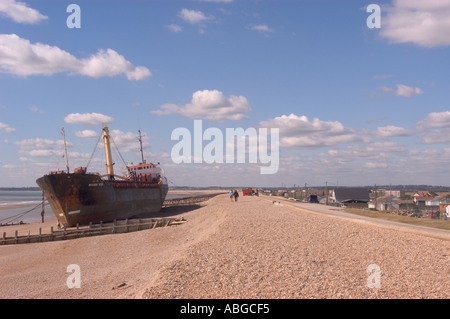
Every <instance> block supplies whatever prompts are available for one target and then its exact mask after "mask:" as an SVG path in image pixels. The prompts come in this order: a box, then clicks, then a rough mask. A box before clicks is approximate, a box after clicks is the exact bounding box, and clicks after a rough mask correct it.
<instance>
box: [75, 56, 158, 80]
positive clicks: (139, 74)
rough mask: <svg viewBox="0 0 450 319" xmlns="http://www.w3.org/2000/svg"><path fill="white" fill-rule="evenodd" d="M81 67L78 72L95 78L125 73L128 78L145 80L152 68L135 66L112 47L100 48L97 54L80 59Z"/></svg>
mask: <svg viewBox="0 0 450 319" xmlns="http://www.w3.org/2000/svg"><path fill="white" fill-rule="evenodd" d="M80 62H81V67H80V68H79V69H78V72H79V73H80V74H83V75H87V76H90V77H93V78H99V77H103V76H115V75H118V74H121V73H124V74H125V75H126V77H127V78H128V80H135V81H138V80H143V79H145V78H148V77H149V76H151V72H150V70H148V69H147V68H145V67H142V66H138V67H135V66H134V65H132V64H131V62H129V61H127V60H125V58H124V57H123V56H122V55H120V54H119V53H117V52H116V51H114V50H112V49H107V50H106V51H105V50H99V51H98V52H97V54H95V55H91V57H89V58H88V59H83V60H80Z"/></svg>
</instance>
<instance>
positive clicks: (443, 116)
mask: <svg viewBox="0 0 450 319" xmlns="http://www.w3.org/2000/svg"><path fill="white" fill-rule="evenodd" d="M417 126H418V128H420V129H425V128H440V127H450V111H445V112H432V113H430V114H428V115H427V117H426V118H425V119H423V120H421V121H419V122H418V123H417Z"/></svg>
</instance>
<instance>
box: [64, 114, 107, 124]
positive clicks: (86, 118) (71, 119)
mask: <svg viewBox="0 0 450 319" xmlns="http://www.w3.org/2000/svg"><path fill="white" fill-rule="evenodd" d="M113 120H114V119H113V118H112V117H110V116H108V115H104V114H100V113H83V114H81V113H71V114H69V115H67V116H66V117H65V118H64V122H66V123H69V124H81V125H99V124H103V123H110V122H112V121H113Z"/></svg>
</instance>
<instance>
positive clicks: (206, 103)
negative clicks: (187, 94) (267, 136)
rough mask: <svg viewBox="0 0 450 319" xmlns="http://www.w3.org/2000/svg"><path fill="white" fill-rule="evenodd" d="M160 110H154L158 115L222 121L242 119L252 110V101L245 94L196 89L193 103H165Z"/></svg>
mask: <svg viewBox="0 0 450 319" xmlns="http://www.w3.org/2000/svg"><path fill="white" fill-rule="evenodd" d="M160 108H161V109H160V110H156V111H152V112H151V113H153V114H156V115H168V114H174V113H176V114H181V115H183V116H186V117H188V118H191V119H205V120H211V121H217V122H221V121H224V120H242V119H245V118H247V117H246V115H245V113H247V112H250V111H251V106H250V103H249V102H248V101H247V98H245V97H244V96H235V95H231V96H230V97H226V96H224V95H223V93H222V92H220V91H218V90H203V91H196V92H194V93H193V94H192V100H191V103H189V104H186V105H184V106H179V105H176V104H164V105H162V106H161V107H160Z"/></svg>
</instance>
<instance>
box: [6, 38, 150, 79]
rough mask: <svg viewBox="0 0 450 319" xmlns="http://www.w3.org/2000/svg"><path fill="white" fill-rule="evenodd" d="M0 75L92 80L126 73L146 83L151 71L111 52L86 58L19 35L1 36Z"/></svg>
mask: <svg viewBox="0 0 450 319" xmlns="http://www.w3.org/2000/svg"><path fill="white" fill-rule="evenodd" d="M0 72H3V73H10V74H15V75H19V76H29V75H51V74H55V73H60V72H70V73H78V74H82V75H86V76H90V77H93V78H99V77H103V76H115V75H119V74H125V75H126V77H127V78H128V79H129V80H143V79H145V78H147V77H149V76H151V72H150V70H148V69H147V68H145V67H142V66H138V67H136V66H133V65H132V64H131V62H129V61H127V60H126V59H125V58H124V57H123V56H122V55H120V54H118V53H117V52H116V51H114V50H112V49H107V50H99V51H98V52H97V54H95V55H91V56H90V57H89V58H86V59H77V58H76V57H75V56H73V55H71V54H70V53H68V52H66V51H64V50H62V49H60V48H58V47H56V46H50V45H47V44H42V43H35V44H31V43H30V41H29V40H27V39H23V38H20V37H19V36H17V35H16V34H0Z"/></svg>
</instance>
